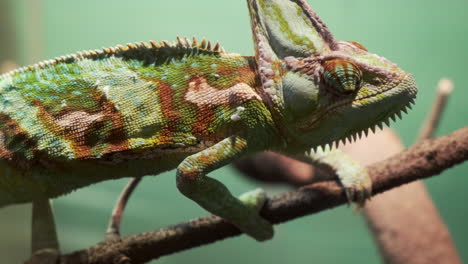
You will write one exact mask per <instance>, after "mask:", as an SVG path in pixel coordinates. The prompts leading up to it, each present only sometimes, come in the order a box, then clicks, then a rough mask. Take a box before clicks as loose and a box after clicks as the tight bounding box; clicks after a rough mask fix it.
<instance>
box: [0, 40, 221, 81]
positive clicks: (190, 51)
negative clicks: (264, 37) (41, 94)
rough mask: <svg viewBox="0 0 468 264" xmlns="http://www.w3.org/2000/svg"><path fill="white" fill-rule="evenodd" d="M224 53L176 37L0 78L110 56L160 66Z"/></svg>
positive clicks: (64, 59) (80, 55)
mask: <svg viewBox="0 0 468 264" xmlns="http://www.w3.org/2000/svg"><path fill="white" fill-rule="evenodd" d="M222 53H225V50H224V49H223V48H222V47H221V46H220V44H219V43H218V42H217V43H216V44H214V45H212V43H211V42H210V41H207V40H206V39H202V41H201V42H198V40H197V39H196V38H195V37H193V39H192V40H190V39H188V38H182V37H177V41H176V42H174V43H170V42H168V41H166V40H163V41H161V42H155V41H150V42H149V43H147V42H144V41H143V42H138V43H129V44H127V45H125V46H124V45H118V46H116V47H112V48H104V49H99V50H89V51H81V52H78V53H74V54H70V55H66V56H61V57H58V58H55V59H51V60H47V61H42V62H39V63H36V64H32V65H29V66H25V67H21V68H19V69H16V70H13V71H11V72H8V73H5V74H3V75H2V76H0V77H7V76H10V75H13V74H16V73H21V72H27V71H33V70H37V69H44V68H46V67H49V66H53V65H55V64H58V63H73V62H75V61H78V60H82V59H92V60H99V59H103V58H106V57H109V56H116V57H123V58H125V59H137V60H141V61H143V62H144V63H145V64H147V65H150V64H156V65H159V64H162V63H165V62H167V61H169V60H171V59H180V58H182V57H184V56H191V55H197V54H207V55H219V54H222Z"/></svg>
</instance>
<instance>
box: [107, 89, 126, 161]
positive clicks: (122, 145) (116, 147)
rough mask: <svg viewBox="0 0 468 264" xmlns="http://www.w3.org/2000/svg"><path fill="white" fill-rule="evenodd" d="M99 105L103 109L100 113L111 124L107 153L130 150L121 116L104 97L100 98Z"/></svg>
mask: <svg viewBox="0 0 468 264" xmlns="http://www.w3.org/2000/svg"><path fill="white" fill-rule="evenodd" d="M100 105H101V107H102V109H103V111H102V113H103V114H104V115H105V117H106V119H108V120H110V122H111V123H112V128H111V130H110V133H109V136H108V143H109V148H108V152H109V153H112V152H119V151H123V150H128V149H129V148H130V145H129V142H128V140H127V136H126V135H125V129H124V126H125V124H124V119H123V116H122V114H121V113H120V112H119V111H117V109H115V106H114V104H112V103H111V102H110V101H108V100H107V99H106V98H105V97H104V96H101V100H100Z"/></svg>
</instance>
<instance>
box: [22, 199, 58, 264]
mask: <svg viewBox="0 0 468 264" xmlns="http://www.w3.org/2000/svg"><path fill="white" fill-rule="evenodd" d="M51 202H52V201H49V199H47V198H44V199H37V200H35V201H33V213H32V236H31V251H32V258H31V260H30V261H29V262H28V263H34V264H35V263H41V264H42V263H43V264H49V263H56V261H57V260H58V258H59V256H60V252H59V243H58V238H57V231H56V229H55V221H54V214H53V211H52V205H51Z"/></svg>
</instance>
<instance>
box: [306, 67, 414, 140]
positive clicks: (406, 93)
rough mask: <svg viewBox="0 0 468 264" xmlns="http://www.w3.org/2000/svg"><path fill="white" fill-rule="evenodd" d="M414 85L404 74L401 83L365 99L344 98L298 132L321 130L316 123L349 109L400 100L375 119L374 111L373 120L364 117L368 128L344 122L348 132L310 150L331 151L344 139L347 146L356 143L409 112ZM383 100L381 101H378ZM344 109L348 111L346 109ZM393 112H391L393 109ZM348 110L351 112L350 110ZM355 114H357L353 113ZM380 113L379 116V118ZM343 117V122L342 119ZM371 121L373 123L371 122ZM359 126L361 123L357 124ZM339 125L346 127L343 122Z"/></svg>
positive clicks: (364, 97)
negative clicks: (326, 149) (326, 148)
mask: <svg viewBox="0 0 468 264" xmlns="http://www.w3.org/2000/svg"><path fill="white" fill-rule="evenodd" d="M416 92H417V90H416V86H415V84H414V78H413V77H412V75H410V74H406V75H405V76H404V78H402V79H401V81H400V82H399V83H398V84H396V85H392V86H391V87H390V88H387V89H383V90H381V91H378V92H374V93H371V94H367V95H366V96H358V97H355V98H352V99H347V100H341V101H340V102H337V103H335V104H334V105H332V106H329V107H327V108H326V109H324V110H322V111H321V112H320V114H317V115H316V117H315V118H314V119H312V120H311V121H309V120H307V121H305V122H303V123H302V124H300V126H299V128H298V130H299V131H301V132H302V133H307V132H310V131H314V130H316V129H323V128H320V122H321V121H323V120H327V119H330V118H333V115H334V114H339V113H340V112H341V113H345V112H344V111H350V109H349V108H350V107H351V108H352V109H356V110H357V109H359V108H361V107H369V106H370V105H371V104H373V103H375V104H376V105H378V104H379V103H384V104H385V103H386V104H391V103H392V101H393V102H398V101H402V102H403V103H401V104H399V105H400V106H395V105H394V106H393V107H390V108H389V109H388V111H387V112H385V111H384V112H381V114H380V116H379V114H378V113H379V112H376V115H375V117H374V118H372V117H370V116H369V118H368V120H367V122H369V123H370V124H369V125H363V124H361V125H359V124H357V123H356V126H353V125H352V124H349V122H348V127H349V129H348V130H347V131H346V132H344V133H343V136H341V137H339V138H329V139H328V140H327V139H324V140H322V141H321V142H316V143H315V144H313V145H315V146H314V149H316V148H317V147H318V146H321V147H322V149H325V147H327V146H328V147H330V148H332V147H333V146H335V147H337V146H338V145H339V143H340V142H342V143H343V144H345V143H346V140H347V141H348V142H350V143H352V142H353V141H356V140H357V139H358V138H359V139H360V138H361V137H362V136H363V134H364V135H366V136H367V135H368V133H369V131H372V132H374V133H375V130H376V128H377V127H378V128H380V129H383V126H384V124H385V125H387V126H390V120H392V121H394V122H395V121H396V119H397V117H398V118H399V119H401V117H402V112H404V113H407V111H408V109H411V105H412V104H414V99H415V97H416ZM383 96H386V97H387V100H389V101H388V102H380V101H379V100H384V99H385V97H383ZM392 97H396V98H395V99H393V100H392ZM382 98H384V99H382ZM346 108H348V109H346ZM393 109H395V110H393ZM351 111H352V110H351ZM354 114H355V115H356V114H359V113H354ZM382 114H383V115H382ZM346 119H347V118H345V119H343V120H346ZM372 119H374V120H375V121H372ZM337 120H338V121H339V119H336V120H335V121H337ZM361 123H362V122H361ZM343 125H344V126H345V125H346V121H345V123H343Z"/></svg>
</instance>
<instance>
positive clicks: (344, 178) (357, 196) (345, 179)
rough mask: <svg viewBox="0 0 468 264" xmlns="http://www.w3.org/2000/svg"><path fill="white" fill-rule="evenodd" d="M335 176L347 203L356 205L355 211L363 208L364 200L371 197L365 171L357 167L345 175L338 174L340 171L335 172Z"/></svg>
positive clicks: (370, 188) (367, 175) (370, 182)
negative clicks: (341, 186)
mask: <svg viewBox="0 0 468 264" xmlns="http://www.w3.org/2000/svg"><path fill="white" fill-rule="evenodd" d="M337 174H338V177H339V178H340V182H341V184H342V185H343V188H344V189H345V193H346V197H347V198H348V203H351V202H354V203H356V205H357V209H360V208H362V207H364V205H365V203H366V200H367V199H370V198H371V196H372V181H371V179H370V177H369V174H367V171H366V169H365V168H364V167H362V166H360V165H358V166H355V167H354V169H353V170H348V171H347V173H346V174H340V171H337Z"/></svg>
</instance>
